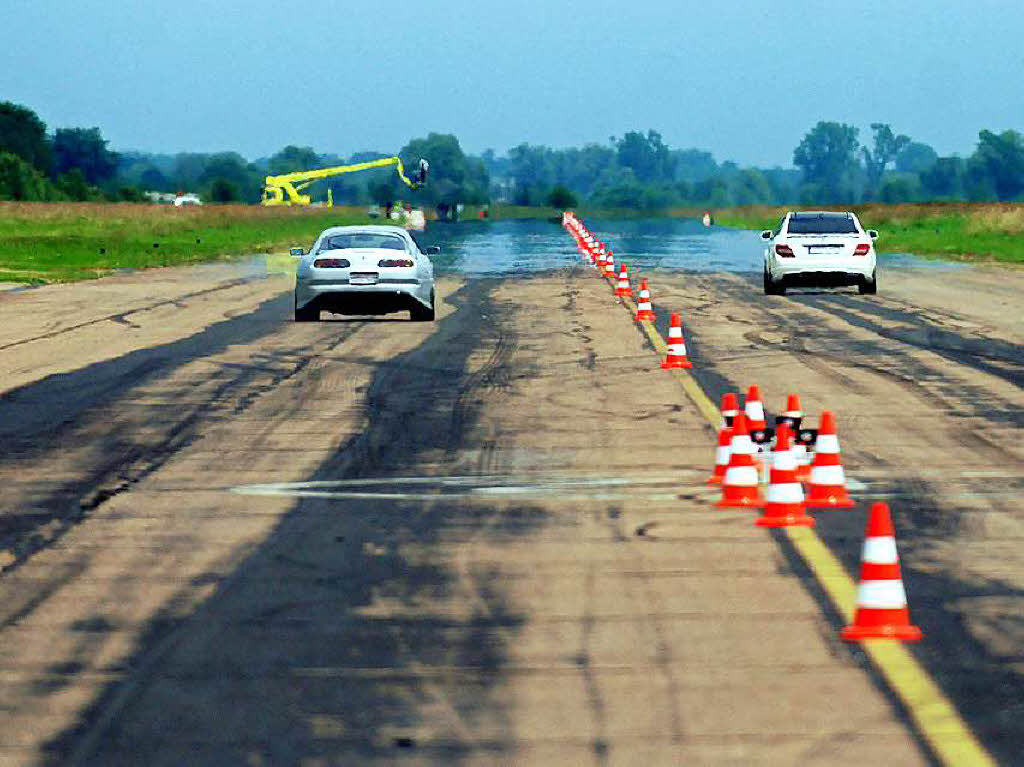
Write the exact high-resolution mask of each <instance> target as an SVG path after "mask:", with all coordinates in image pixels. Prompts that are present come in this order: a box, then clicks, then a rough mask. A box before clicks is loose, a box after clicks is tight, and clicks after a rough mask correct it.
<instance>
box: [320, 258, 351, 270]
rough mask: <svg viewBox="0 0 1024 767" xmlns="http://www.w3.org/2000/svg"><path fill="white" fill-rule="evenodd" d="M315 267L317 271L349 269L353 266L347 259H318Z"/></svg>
mask: <svg viewBox="0 0 1024 767" xmlns="http://www.w3.org/2000/svg"><path fill="white" fill-rule="evenodd" d="M313 266H315V267H316V268H317V269H348V268H349V267H350V266H352V264H351V263H350V262H349V260H348V259H347V258H318V259H316V260H315V261H314V262H313Z"/></svg>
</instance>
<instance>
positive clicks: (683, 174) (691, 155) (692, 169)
mask: <svg viewBox="0 0 1024 767" xmlns="http://www.w3.org/2000/svg"><path fill="white" fill-rule="evenodd" d="M672 157H673V158H674V159H675V168H676V178H678V179H680V180H682V181H688V182H690V183H691V184H694V183H697V182H698V181H704V180H705V179H708V178H711V177H712V176H714V175H715V174H716V173H717V172H718V163H717V162H715V158H714V156H713V155H712V154H711V152H705V151H704V150H702V149H677V150H676V151H674V152H672Z"/></svg>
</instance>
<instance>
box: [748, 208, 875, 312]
mask: <svg viewBox="0 0 1024 767" xmlns="http://www.w3.org/2000/svg"><path fill="white" fill-rule="evenodd" d="M877 237H878V232H876V231H875V230H874V229H868V230H867V231H865V230H864V228H863V227H862V226H861V225H860V221H859V220H858V219H857V217H856V216H855V215H854V214H853V213H836V212H831V211H802V212H797V213H793V212H790V213H787V214H786V215H785V216H783V217H782V220H781V221H780V222H779V226H778V228H777V229H776V230H775V231H772V230H770V229H766V230H765V231H763V232H761V239H762V240H765V241H766V242H767V243H768V247H767V248H766V249H765V251H764V292H765V294H766V295H779V296H781V295H785V294H786V288H787V287H797V286H801V287H811V286H820V287H836V286H839V285H856V286H857V288H858V289H859V291H860V292H861V293H862V294H863V293H875V292H877V291H878V276H877V271H876V269H877V267H876V263H875V248H874V245H873V241H874V240H875V239H876V238H877Z"/></svg>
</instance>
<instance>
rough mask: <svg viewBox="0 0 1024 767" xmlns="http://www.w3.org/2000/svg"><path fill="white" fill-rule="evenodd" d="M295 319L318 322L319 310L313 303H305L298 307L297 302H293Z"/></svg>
mask: <svg viewBox="0 0 1024 767" xmlns="http://www.w3.org/2000/svg"><path fill="white" fill-rule="evenodd" d="M295 321H296V322H319V321H320V310H319V309H318V308H317V307H316V305H315V304H306V305H305V306H303V307H302V308H299V305H298V303H296V304H295Z"/></svg>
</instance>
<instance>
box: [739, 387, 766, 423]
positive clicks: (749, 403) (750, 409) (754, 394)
mask: <svg viewBox="0 0 1024 767" xmlns="http://www.w3.org/2000/svg"><path fill="white" fill-rule="evenodd" d="M743 413H744V414H745V415H746V416H747V426H748V427H749V428H750V429H763V428H764V427H765V422H764V403H763V402H762V401H761V387H760V386H758V385H757V384H754V385H753V386H751V387H750V388H749V389H747V399H746V402H745V403H744V405H743Z"/></svg>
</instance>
